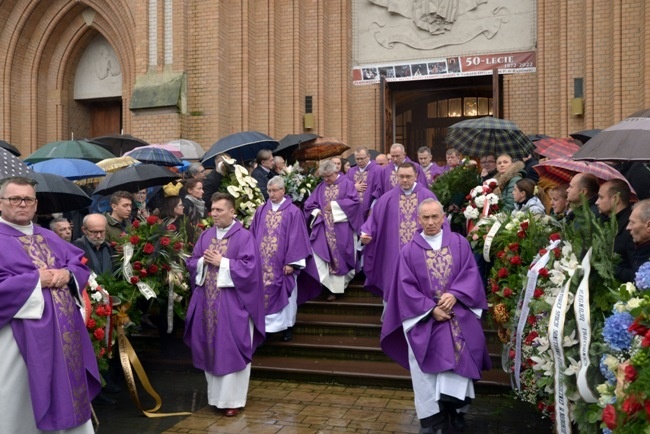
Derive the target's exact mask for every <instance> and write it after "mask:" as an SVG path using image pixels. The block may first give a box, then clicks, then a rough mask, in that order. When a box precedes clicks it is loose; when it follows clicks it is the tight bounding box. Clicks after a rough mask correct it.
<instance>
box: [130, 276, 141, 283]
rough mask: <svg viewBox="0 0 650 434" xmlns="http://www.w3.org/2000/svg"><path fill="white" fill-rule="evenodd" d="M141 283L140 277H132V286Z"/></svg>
mask: <svg viewBox="0 0 650 434" xmlns="http://www.w3.org/2000/svg"><path fill="white" fill-rule="evenodd" d="M139 281H140V278H139V277H138V276H132V277H131V283H132V284H134V285H135V284H136V283H138V282H139Z"/></svg>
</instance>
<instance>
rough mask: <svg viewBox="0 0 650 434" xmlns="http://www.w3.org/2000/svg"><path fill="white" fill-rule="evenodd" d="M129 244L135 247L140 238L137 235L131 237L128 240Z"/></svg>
mask: <svg viewBox="0 0 650 434" xmlns="http://www.w3.org/2000/svg"><path fill="white" fill-rule="evenodd" d="M129 242H130V243H131V244H133V245H134V246H135V245H136V244H138V243H139V242H140V237H139V236H137V235H133V236H132V237H131V238H129Z"/></svg>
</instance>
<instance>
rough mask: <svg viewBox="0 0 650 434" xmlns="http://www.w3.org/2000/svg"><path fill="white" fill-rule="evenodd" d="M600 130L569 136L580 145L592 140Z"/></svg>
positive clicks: (583, 131)
mask: <svg viewBox="0 0 650 434" xmlns="http://www.w3.org/2000/svg"><path fill="white" fill-rule="evenodd" d="M601 131H602V130H599V129H595V130H582V131H578V132H577V133H571V134H569V136H571V137H573V138H574V139H576V140H580V142H581V143H583V144H584V143H587V142H588V141H589V140H591V139H593V138H594V137H595V136H596V134H598V133H600V132H601Z"/></svg>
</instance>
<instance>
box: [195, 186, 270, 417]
mask: <svg viewBox="0 0 650 434" xmlns="http://www.w3.org/2000/svg"><path fill="white" fill-rule="evenodd" d="M235 214H236V211H235V199H234V198H233V197H232V196H231V195H229V194H227V193H215V194H214V195H212V207H211V215H212V218H213V219H214V227H212V228H210V229H208V230H206V231H204V232H203V233H202V234H201V236H200V237H199V239H198V241H197V243H196V245H195V246H194V252H193V253H192V257H191V258H189V259H188V261H187V268H188V270H189V272H190V283H191V285H192V289H193V291H192V298H191V300H190V304H189V306H188V309H187V317H186V320H185V336H184V341H185V343H186V344H187V345H188V346H189V347H190V348H191V349H192V362H193V364H194V366H195V367H196V368H198V369H201V370H203V371H205V376H206V379H207V382H208V404H210V405H214V406H215V407H217V408H222V409H225V415H226V416H235V415H237V414H238V413H239V411H240V409H241V408H243V407H244V406H245V405H246V398H247V395H248V384H249V379H250V369H251V360H252V358H253V353H254V352H255V349H256V348H257V347H258V346H259V345H260V344H261V343H262V342H263V341H264V285H263V282H262V266H261V263H260V259H259V252H258V250H257V248H256V245H255V239H254V237H253V235H252V234H251V233H250V232H249V231H247V230H246V229H245V228H244V227H243V226H242V225H241V223H239V222H238V221H237V220H235Z"/></svg>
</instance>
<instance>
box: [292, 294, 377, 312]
mask: <svg viewBox="0 0 650 434" xmlns="http://www.w3.org/2000/svg"><path fill="white" fill-rule="evenodd" d="M383 310H384V305H383V303H382V301H381V298H379V297H373V296H367V295H366V296H348V295H345V296H343V297H339V298H337V299H336V300H334V301H327V300H325V299H316V300H312V301H308V302H307V303H305V304H303V305H302V306H300V312H303V313H323V314H336V315H375V316H381V313H382V311H383Z"/></svg>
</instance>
